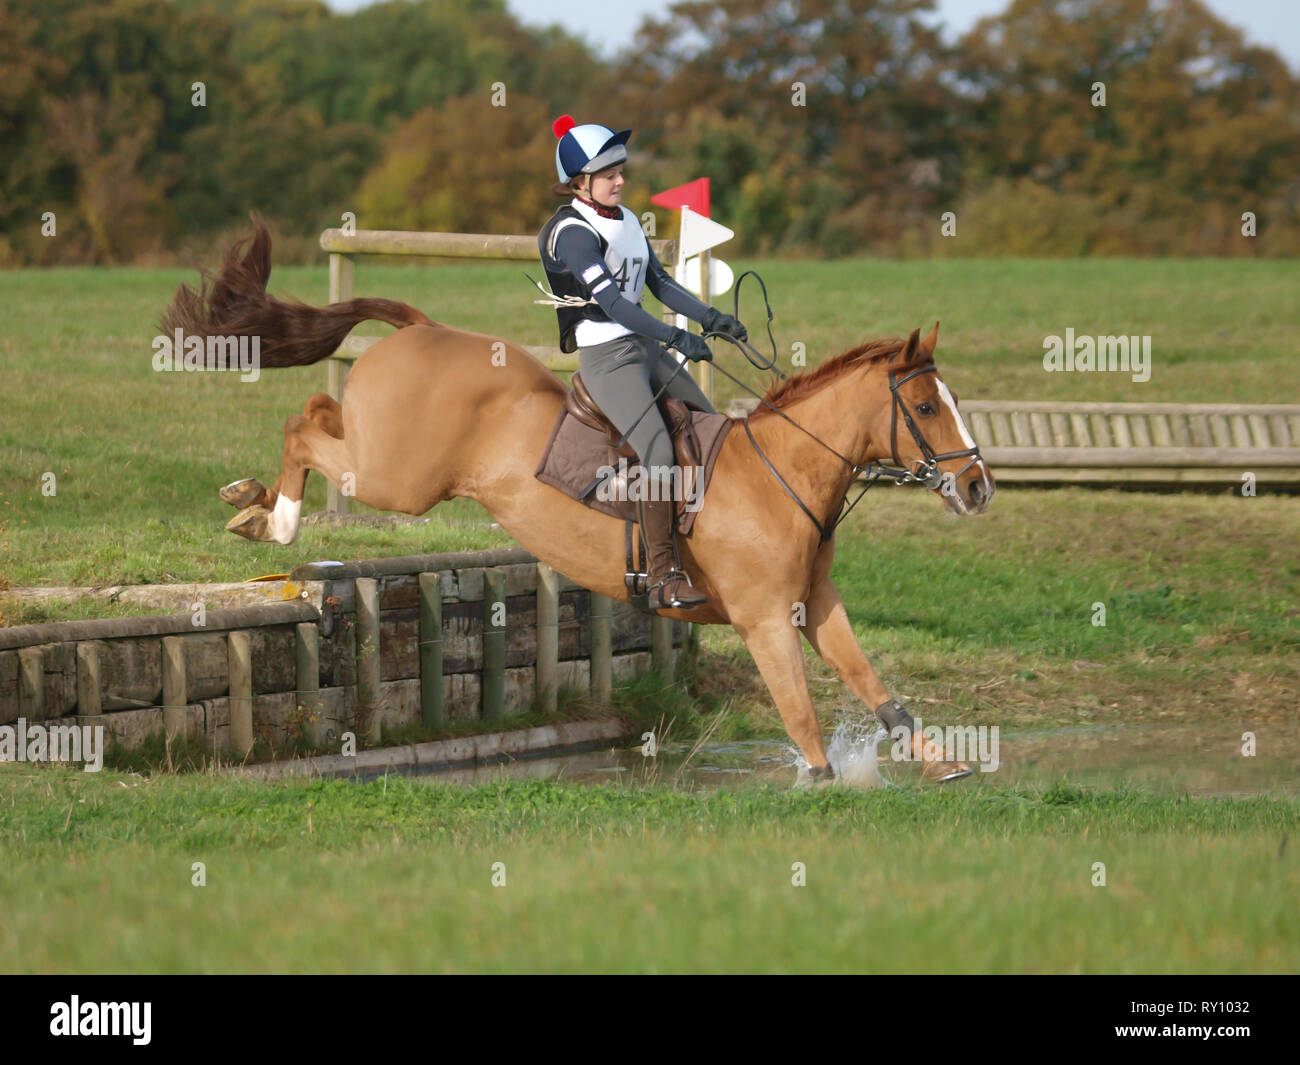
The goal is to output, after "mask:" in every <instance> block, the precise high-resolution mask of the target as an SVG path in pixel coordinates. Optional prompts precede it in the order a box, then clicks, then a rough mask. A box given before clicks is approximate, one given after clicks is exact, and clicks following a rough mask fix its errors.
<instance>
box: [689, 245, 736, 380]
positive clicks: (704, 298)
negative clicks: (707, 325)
mask: <svg viewBox="0 0 1300 1065" xmlns="http://www.w3.org/2000/svg"><path fill="white" fill-rule="evenodd" d="M711 268H712V264H711V262H710V257H709V251H708V249H707V248H706V249H705V250H704V251H702V252H700V300H701V302H703V303H704V305H705V306H711V305H712V300H713V296H712V295H711V294H710V292H709V289H710V284H709V280H710V279H709V271H710V270H711ZM724 344H725V342H724ZM725 346H728V347H729V346H730V345H725ZM695 368H696V371H697V372H698V374H699V386H700V391H702V392H703V393H704V394H705V395H706V396H707V397H708V399H709V402H710V403H712V402H713V363H711V362H697V363H696V364H695Z"/></svg>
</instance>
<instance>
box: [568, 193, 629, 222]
mask: <svg viewBox="0 0 1300 1065" xmlns="http://www.w3.org/2000/svg"><path fill="white" fill-rule="evenodd" d="M573 198H574V199H575V200H577V201H578V202H579V203H581V204H584V205H585V206H587V207H590V208H591V209H592V210H593V211H595V212H596V213H597V214H598V215H600V216H601V218H622V217H623V208H622V207H606V206H604V205H603V204H599V203H596V202H594V201H593V200H589V199H587V198H586V197H585V196H583V195H582V193H575V194H574V197H573Z"/></svg>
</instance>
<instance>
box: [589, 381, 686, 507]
mask: <svg viewBox="0 0 1300 1065" xmlns="http://www.w3.org/2000/svg"><path fill="white" fill-rule="evenodd" d="M564 409H565V410H567V411H568V412H569V414H571V415H572V416H573V417H574V418H576V419H577V420H578V421H580V422H582V424H583V425H586V426H588V427H589V428H592V429H595V430H596V431H597V432H600V433H604V434H605V439H606V440H607V441H608V442H609V446H610V447H611V448H614V449H615V450H614V454H616V455H617V456H618V457H619V458H623V459H627V460H628V465H629V466H631V465H635V464H636V463H638V462H639V461H640V460H639V459H638V457H637V453H636V452H635V451H634V450H633V449H632V445H631V444H628V443H626V442H624V443H623V444H622V446H619V447H615V445H617V444H618V442H619V439H620V438H621V437H622V436H623V434H622V433H621V432H619V430H618V428H617V426H615V425H614V423H613V422H611V421H610V420H609V419H608V418H607V417H605V413H604V411H602V410H601V409H600V408H599V407H598V406H597V405H596V401H595V400H594V399H592V398H591V393H590V392H588V391H587V385H586V383H585V382H584V381H583V380H582V377H581V376H580V375H579V374H576V373H575V374H574V375H573V387H572V388H570V389H569V392H568V395H566V396H565V397H564ZM699 409H701V408H699V407H695V406H692V405H691V404H689V403H687V402H686V401H685V400H682V399H677V398H675V397H673V396H664V397H662V398H661V399H660V400H659V413H660V414H661V415H662V416H663V419H664V425H665V426H666V427H667V429H668V435H669V436H670V437H672V441H673V460H674V461H675V462H676V463H677V466H678V467H679V468H680V469H681V471H682V489H683V494H684V496H685V498H687V499H690V498H692V497H693V496H694V494H695V472H696V470H698V469H699V468H700V467H702V466H703V465H704V461H703V452H702V449H701V447H700V441H699V437H698V436H697V435H696V432H695V424H694V419H693V418H692V417H691V411H692V410H699ZM681 506H682V501H681V500H679V501H678V506H677V509H678V511H680V510H681Z"/></svg>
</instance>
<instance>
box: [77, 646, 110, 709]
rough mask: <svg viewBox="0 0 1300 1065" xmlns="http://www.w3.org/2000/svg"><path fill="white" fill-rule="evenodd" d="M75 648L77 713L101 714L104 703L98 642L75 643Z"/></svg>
mask: <svg viewBox="0 0 1300 1065" xmlns="http://www.w3.org/2000/svg"><path fill="white" fill-rule="evenodd" d="M75 646H76V648H77V713H78V714H82V715H94V714H102V713H103V712H104V704H103V701H102V697H101V694H100V693H101V691H102V689H101V688H100V683H99V644H98V643H97V642H96V641H94V640H87V641H85V642H84V643H79V644H76V645H75Z"/></svg>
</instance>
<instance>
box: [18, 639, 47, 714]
mask: <svg viewBox="0 0 1300 1065" xmlns="http://www.w3.org/2000/svg"><path fill="white" fill-rule="evenodd" d="M18 705H19V706H20V707H21V708H22V713H23V716H24V717H25V718H26V719H27V720H28V721H44V720H45V650H44V648H41V647H24V648H22V649H21V650H19V652H18Z"/></svg>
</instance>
